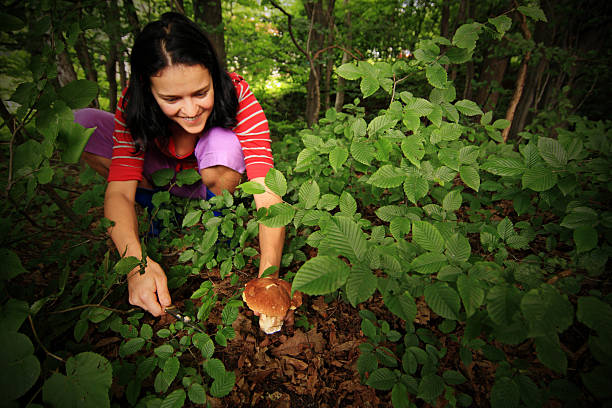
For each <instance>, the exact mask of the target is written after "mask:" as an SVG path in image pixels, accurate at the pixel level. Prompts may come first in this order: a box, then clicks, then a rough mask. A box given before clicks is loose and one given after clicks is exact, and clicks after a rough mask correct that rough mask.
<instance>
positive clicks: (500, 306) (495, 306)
mask: <svg viewBox="0 0 612 408" xmlns="http://www.w3.org/2000/svg"><path fill="white" fill-rule="evenodd" d="M520 301H521V293H520V292H519V290H518V289H517V288H515V287H512V286H503V285H498V286H494V287H493V288H491V289H490V290H489V293H488V294H487V310H488V312H489V318H490V319H491V320H492V321H493V322H494V323H496V324H498V325H500V326H509V325H511V324H512V322H513V321H514V316H515V315H516V313H517V312H518V311H519V307H520Z"/></svg>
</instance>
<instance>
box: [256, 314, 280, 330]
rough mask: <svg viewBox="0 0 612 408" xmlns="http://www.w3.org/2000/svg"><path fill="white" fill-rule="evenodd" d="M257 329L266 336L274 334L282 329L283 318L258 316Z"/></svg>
mask: <svg viewBox="0 0 612 408" xmlns="http://www.w3.org/2000/svg"><path fill="white" fill-rule="evenodd" d="M259 327H260V328H261V330H263V331H264V333H266V334H272V333H276V332H277V331H280V329H281V328H282V327H283V318H282V317H275V316H266V315H265V314H260V315H259Z"/></svg>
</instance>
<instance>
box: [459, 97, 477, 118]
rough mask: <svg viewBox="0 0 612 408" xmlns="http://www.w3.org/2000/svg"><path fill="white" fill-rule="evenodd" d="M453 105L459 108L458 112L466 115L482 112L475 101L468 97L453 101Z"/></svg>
mask: <svg viewBox="0 0 612 408" xmlns="http://www.w3.org/2000/svg"><path fill="white" fill-rule="evenodd" d="M455 107H456V108H457V109H458V110H459V112H461V113H463V114H464V115H466V116H476V115H483V114H484V113H483V112H482V110H481V109H480V107H479V106H478V105H477V104H476V102H474V101H470V100H469V99H462V100H460V101H457V102H455Z"/></svg>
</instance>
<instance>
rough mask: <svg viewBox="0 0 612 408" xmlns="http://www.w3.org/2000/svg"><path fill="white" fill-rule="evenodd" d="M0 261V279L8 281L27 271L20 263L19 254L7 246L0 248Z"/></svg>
mask: <svg viewBox="0 0 612 408" xmlns="http://www.w3.org/2000/svg"><path fill="white" fill-rule="evenodd" d="M0 262H1V263H2V265H4V266H3V267H2V268H0V270H1V272H0V281H4V280H6V281H8V280H11V279H13V278H14V277H15V276H19V275H21V274H22V273H26V272H27V271H26V270H25V269H24V267H23V266H22V265H21V260H20V259H19V256H18V255H17V254H16V253H15V252H13V251H11V250H10V249H7V248H0Z"/></svg>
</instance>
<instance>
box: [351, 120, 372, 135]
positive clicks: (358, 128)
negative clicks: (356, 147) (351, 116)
mask: <svg viewBox="0 0 612 408" xmlns="http://www.w3.org/2000/svg"><path fill="white" fill-rule="evenodd" d="M367 127H368V125H367V123H366V121H365V120H364V119H363V118H357V119H356V120H355V121H354V122H353V124H352V125H351V130H352V131H353V134H354V136H355V137H364V136H365V135H366V130H367Z"/></svg>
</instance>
